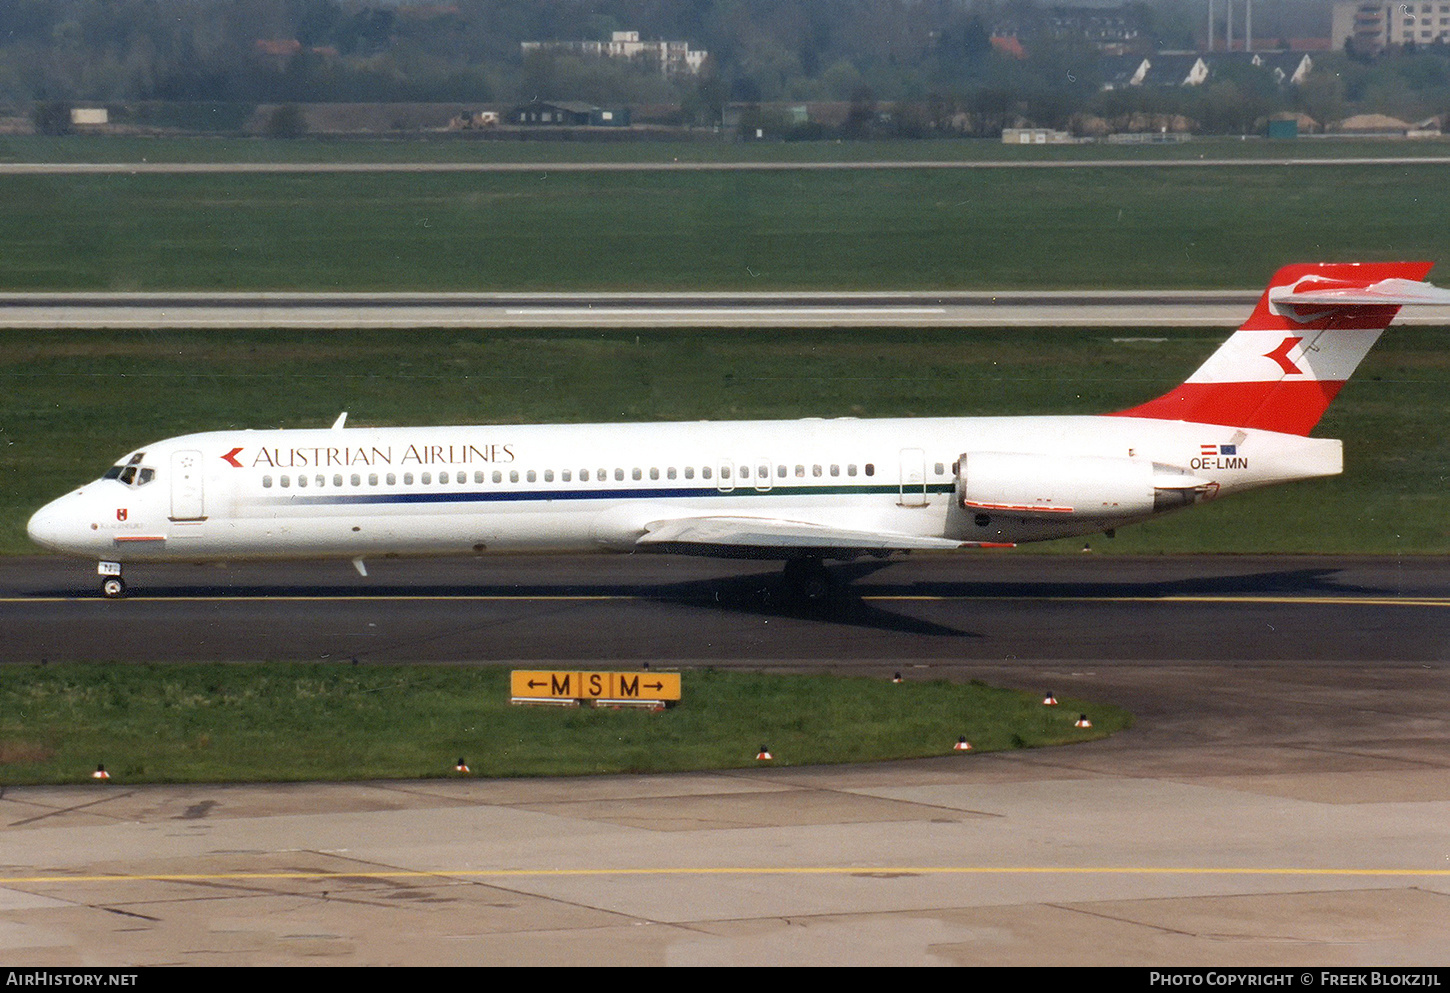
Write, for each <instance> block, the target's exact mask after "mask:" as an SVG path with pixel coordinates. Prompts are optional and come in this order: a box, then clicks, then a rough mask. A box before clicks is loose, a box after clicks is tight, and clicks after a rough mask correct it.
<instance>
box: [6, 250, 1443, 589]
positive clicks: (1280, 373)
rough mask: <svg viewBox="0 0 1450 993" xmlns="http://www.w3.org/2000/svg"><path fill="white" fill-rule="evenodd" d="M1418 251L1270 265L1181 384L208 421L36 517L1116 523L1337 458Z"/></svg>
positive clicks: (385, 529) (403, 538)
mask: <svg viewBox="0 0 1450 993" xmlns="http://www.w3.org/2000/svg"><path fill="white" fill-rule="evenodd" d="M1429 270H1430V263H1420V262H1401V263H1362V264H1349V263H1320V264H1306V265H1292V266H1287V267H1285V268H1283V269H1281V270H1280V271H1279V272H1278V273H1277V274H1276V275H1275V276H1274V278H1273V280H1272V281H1271V282H1270V284H1269V286H1268V288H1267V289H1266V290H1265V291H1264V294H1263V295H1262V296H1261V297H1260V299H1259V302H1258V306H1257V307H1255V308H1254V312H1253V314H1252V315H1251V316H1250V317H1249V319H1248V321H1247V322H1245V323H1244V325H1243V326H1242V327H1241V328H1239V330H1238V332H1237V333H1235V334H1234V335H1232V336H1231V337H1230V338H1229V339H1228V341H1226V342H1225V343H1224V344H1223V345H1222V346H1221V347H1220V348H1219V349H1218V350H1217V351H1216V352H1214V353H1213V355H1211V356H1210V357H1209V359H1208V361H1206V362H1205V363H1204V364H1203V366H1202V367H1201V368H1199V370H1198V371H1197V372H1195V373H1194V374H1193V375H1192V376H1190V377H1189V378H1188V380H1187V381H1185V382H1184V383H1183V384H1182V385H1180V386H1178V387H1177V388H1176V389H1174V390H1172V391H1170V392H1169V393H1167V394H1166V395H1164V396H1161V397H1159V398H1157V399H1156V400H1150V401H1148V402H1147V403H1145V404H1142V405H1141V406H1137V407H1133V408H1131V409H1128V410H1120V411H1117V412H1114V413H1109V414H1101V415H1096V416H1056V417H1054V416H1042V417H929V418H909V419H883V420H856V419H839V420H820V419H814V418H807V419H805V420H796V421H738V422H698V423H696V422H691V423H659V424H567V425H531V426H511V425H509V426H497V427H487V426H468V427H417V428H349V427H346V426H345V423H344V422H345V419H346V414H344V415H343V416H342V417H339V418H338V419H337V423H335V424H334V425H333V426H332V428H331V429H328V430H290V429H289V430H266V431H240V430H238V431H213V432H208V433H205V434H190V435H184V436H182V437H179V438H170V439H168V440H166V441H161V442H157V443H156V444H154V445H147V446H146V447H145V448H143V449H141V450H140V451H136V452H132V453H131V454H129V455H127V456H125V457H124V458H122V459H121V460H120V461H119V462H118V463H116V465H114V466H113V467H112V468H111V469H110V470H109V471H108V472H107V473H106V474H105V475H104V476H102V477H101V478H100V479H98V480H96V481H95V482H93V483H88V484H87V485H85V486H82V487H81V488H80V489H78V490H76V491H75V492H73V493H70V494H68V495H66V496H63V497H61V498H59V499H58V500H55V501H53V502H51V503H49V504H47V505H46V506H44V507H43V508H41V509H40V510H39V511H37V512H36V514H35V516H33V517H32V518H31V519H30V525H29V532H30V537H31V539H32V540H34V541H35V542H37V543H38V544H40V545H43V546H44V547H46V548H49V549H53V550H55V551H58V552H64V553H66V554H70V555H79V556H86V557H90V558H94V559H96V560H98V561H99V563H100V564H99V567H98V572H99V575H100V576H101V590H102V592H103V593H104V594H105V595H106V596H110V597H118V596H121V595H123V594H124V592H125V589H126V587H125V584H124V582H123V580H122V567H123V565H124V564H125V563H127V562H153V561H167V560H181V561H220V560H230V559H288V558H297V559H300V558H314V557H334V558H341V559H351V560H352V561H353V563H354V565H355V566H356V567H357V569H358V571H359V572H362V573H363V574H364V575H366V571H365V566H364V560H365V559H367V558H369V557H376V556H402V555H408V556H413V555H473V554H477V553H480V552H483V551H485V550H489V551H496V550H509V549H552V550H571V549H574V550H577V549H597V548H604V549H613V550H616V551H626V552H630V551H634V552H642V551H654V552H677V553H685V554H691V555H713V556H727V557H749V558H760V559H778V560H783V561H784V562H785V570H786V572H785V575H786V579H787V581H788V583H789V584H790V585H791V586H792V587H794V588H796V589H798V590H801V591H804V592H808V593H817V592H819V591H821V590H822V589H823V588H824V584H825V569H824V567H823V565H822V562H823V560H826V559H849V558H853V557H856V556H859V555H863V554H872V555H887V554H890V553H892V552H896V551H909V550H913V549H963V548H983V547H993V546H1002V545H1012V544H1017V543H1019V542H1028V541H1043V540H1046V539H1051V538H1063V537H1068V536H1073V535H1084V534H1091V533H1095V532H1100V531H1111V530H1112V529H1115V528H1118V527H1122V526H1123V525H1125V524H1132V523H1135V522H1138V521H1144V520H1147V519H1148V518H1150V517H1153V516H1154V515H1157V514H1162V513H1166V512H1168V511H1172V510H1178V509H1180V508H1184V507H1190V506H1192V505H1194V504H1196V503H1201V502H1203V501H1206V500H1213V499H1217V498H1219V497H1222V496H1225V495H1227V494H1230V493H1237V492H1239V491H1241V490H1249V489H1253V488H1255V487H1259V486H1268V485H1270V484H1273V483H1286V482H1290V481H1292V480H1296V479H1310V478H1313V477H1316V476H1330V475H1334V474H1337V473H1339V472H1340V471H1342V468H1343V450H1342V445H1341V443H1340V442H1339V441H1336V440H1332V439H1328V438H1311V437H1309V432H1310V430H1311V429H1312V428H1313V427H1314V425H1315V424H1316V423H1318V421H1319V418H1320V416H1321V415H1322V414H1323V413H1324V411H1325V409H1326V408H1327V407H1328V406H1329V403H1330V401H1331V400H1333V399H1334V396H1335V394H1337V393H1338V392H1339V389H1340V388H1341V387H1342V386H1343V385H1344V382H1345V380H1347V379H1348V378H1349V375H1350V373H1351V372H1353V371H1354V369H1355V367H1356V366H1357V365H1359V362H1360V360H1361V359H1363V358H1364V356H1365V354H1366V353H1367V352H1368V351H1369V349H1370V347H1371V346H1372V345H1373V344H1374V343H1375V340H1376V339H1377V338H1378V337H1379V335H1380V333H1381V332H1382V331H1383V330H1384V328H1385V327H1386V326H1387V325H1388V324H1389V323H1390V321H1391V319H1393V318H1394V316H1395V314H1396V313H1397V312H1398V310H1399V307H1400V306H1401V305H1402V304H1450V290H1442V289H1438V288H1436V287H1434V286H1432V285H1430V284H1429V283H1426V282H1422V280H1423V279H1424V277H1425V276H1426V274H1427V273H1428V272H1429Z"/></svg>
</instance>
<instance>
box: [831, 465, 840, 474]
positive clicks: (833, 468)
mask: <svg viewBox="0 0 1450 993" xmlns="http://www.w3.org/2000/svg"><path fill="white" fill-rule="evenodd" d="M840 474H841V467H840V466H838V465H833V466H831V475H832V476H839V475H840Z"/></svg>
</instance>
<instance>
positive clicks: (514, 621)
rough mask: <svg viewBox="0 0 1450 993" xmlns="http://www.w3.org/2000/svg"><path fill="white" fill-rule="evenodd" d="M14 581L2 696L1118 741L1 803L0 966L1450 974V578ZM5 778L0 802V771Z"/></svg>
mask: <svg viewBox="0 0 1450 993" xmlns="http://www.w3.org/2000/svg"><path fill="white" fill-rule="evenodd" d="M91 568H92V567H91V566H90V564H88V563H82V562H66V561H62V560H58V559H49V558H35V559H10V560H4V561H0V630H3V631H4V639H3V646H0V651H3V660H4V661H5V662H9V663H22V664H23V663H33V662H35V661H37V660H38V658H41V657H43V658H46V659H48V660H60V659H70V658H88V659H114V660H121V661H125V660H140V659H161V660H166V659H173V660H182V659H197V660H205V659H248V658H265V657H277V658H351V657H357V658H358V659H359V663H360V664H366V663H368V662H373V661H389V662H398V661H416V662H437V661H455V662H468V663H488V664H494V663H498V664H507V663H511V662H514V661H520V662H528V663H530V664H533V663H535V662H542V661H549V662H560V663H574V662H584V663H589V664H594V663H603V662H635V661H640V660H660V661H667V662H669V663H671V664H676V665H681V666H682V667H685V668H686V671H688V667H689V666H692V665H697V664H711V665H740V666H749V667H752V668H763V669H774V670H800V669H820V668H833V669H840V670H844V671H850V672H855V673H868V674H870V673H879V674H880V675H881V676H882V678H887V677H888V676H889V675H890V674H891V673H892V672H893V671H901V672H902V673H903V674H904V677H905V678H907V679H918V678H940V677H946V678H951V679H982V680H985V681H987V682H990V683H995V684H1000V685H1016V686H1022V687H1026V688H1029V689H1034V690H1041V691H1046V690H1053V691H1055V692H1059V693H1071V694H1073V695H1077V696H1085V697H1088V698H1095V699H1103V700H1111V701H1112V702H1115V703H1118V704H1122V705H1124V706H1127V707H1129V708H1131V709H1132V710H1134V711H1135V713H1136V715H1137V722H1136V724H1135V726H1134V727H1133V728H1132V729H1131V730H1129V731H1126V732H1124V733H1122V734H1120V735H1118V736H1116V737H1115V738H1113V739H1110V740H1108V741H1104V742H1100V743H1096V744H1092V745H1086V746H1078V747H1073V748H1061V749H1051V750H1041V751H1016V752H1011V753H1003V754H995V755H976V754H971V753H968V754H965V755H962V754H951V753H945V754H944V755H943V757H942V758H940V759H930V760H923V761H916V762H903V763H889V764H882V765H873V766H866V767H839V768H831V767H817V768H787V767H782V768H770V767H765V766H764V764H762V766H761V767H759V768H751V769H746V770H743V771H735V772H725V773H702V774H691V775H675V776H656V777H631V776H619V777H605V778H601V779H582V780H545V781H528V780H504V781H476V780H471V779H466V778H459V779H452V780H450V779H440V780H436V781H424V782H403V783H360V784H294V785H275V786H186V787H181V786H138V785H132V784H126V783H119V782H116V781H115V780H112V781H110V782H108V783H104V784H97V785H95V786H93V787H87V788H77V787H64V788H60V787H55V788H38V787H27V788H8V789H3V790H0V824H3V825H4V827H3V828H0V840H3V846H0V851H3V854H0V863H3V864H0V958H3V959H4V960H5V961H6V962H7V963H8V964H13V965H21V964H32V965H39V964H51V965H88V964H111V965H132V964H136V965H140V964H167V963H181V964H188V963H189V964H203V963H204V964H302V963H312V964H324V963H327V964H350V965H364V964H401V965H410V964H411V965H419V964H576V965H588V964H681V965H706V964H833V965H842V964H855V965H889V964H1023V965H1030V964H1037V965H1041V964H1054V965H1066V964H1117V965H1159V966H1161V965H1195V964H1196V965H1217V966H1233V965H1284V966H1294V967H1298V966H1315V965H1318V966H1324V965H1356V964H1357V965H1412V966H1413V965H1444V964H1446V962H1447V959H1450V953H1447V951H1446V949H1447V948H1450V830H1447V828H1446V824H1447V823H1450V816H1447V815H1450V717H1447V714H1450V562H1447V561H1445V560H1441V559H1420V558H1392V559H1336V558H1323V557H1304V558H1299V557H1295V558H1267V557H1265V558H1245V557H1193V558H1154V559H1119V558H1113V557H1109V556H1106V555H1102V554H1101V553H1097V552H1095V553H1093V554H1090V555H1078V556H1071V557H1063V556H1042V555H1018V554H1011V553H1009V554H1002V555H996V554H993V555H985V554H973V555H965V556H924V557H913V558H908V559H905V560H895V561H892V562H890V563H884V564H883V563H875V562H873V563H869V564H868V563H862V564H858V565H851V566H841V567H838V568H837V570H836V572H837V575H838V578H840V579H842V580H846V579H850V580H851V582H850V583H849V585H844V584H843V585H842V586H841V587H840V588H838V590H837V591H836V593H835V594H834V595H833V597H831V598H830V599H829V600H828V601H826V602H825V603H823V604H818V605H812V606H801V605H799V604H794V603H792V602H790V601H788V600H785V599H783V598H782V597H781V596H780V591H779V589H778V587H777V585H776V573H775V570H774V567H772V566H770V565H768V564H764V563H751V562H717V561H712V560H700V559H687V558H669V557H647V556H624V557H607V556H569V557H551V556H500V557H487V558H480V559H476V560H461V561H453V560H448V561H433V562H428V561H424V562H401V561H394V562H388V561H383V562H376V563H371V564H370V566H369V573H370V575H369V576H368V577H366V578H363V577H361V576H358V575H357V574H356V573H355V572H353V571H352V568H351V566H350V565H348V564H347V563H333V562H324V563H299V564H287V565H268V564H251V565H232V566H230V567H228V568H225V569H222V568H218V567H215V566H154V567H149V568H143V567H130V568H128V579H129V581H130V583H131V588H132V590H133V595H132V596H131V597H129V598H127V599H125V600H123V601H103V600H101V599H99V598H97V597H96V596H95V595H94V591H93V585H94V577H92V576H91V575H90V573H91ZM0 772H3V769H0Z"/></svg>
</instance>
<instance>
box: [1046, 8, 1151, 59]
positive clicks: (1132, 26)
mask: <svg viewBox="0 0 1450 993" xmlns="http://www.w3.org/2000/svg"><path fill="white" fill-rule="evenodd" d="M1046 16H1047V24H1048V28H1049V30H1050V31H1051V32H1052V33H1053V34H1054V35H1057V36H1058V37H1059V38H1069V37H1070V38H1082V39H1084V40H1086V41H1088V42H1089V43H1091V44H1092V45H1094V46H1096V47H1097V48H1098V50H1099V51H1102V52H1106V53H1108V54H1112V55H1121V54H1122V53H1124V52H1127V51H1130V50H1131V49H1133V48H1136V47H1139V46H1140V45H1142V44H1144V42H1145V39H1144V37H1143V23H1142V18H1141V15H1140V13H1139V10H1138V8H1137V7H1134V6H1127V5H1124V6H1120V7H1071V6H1056V7H1051V8H1049V9H1048V12H1047V15H1046Z"/></svg>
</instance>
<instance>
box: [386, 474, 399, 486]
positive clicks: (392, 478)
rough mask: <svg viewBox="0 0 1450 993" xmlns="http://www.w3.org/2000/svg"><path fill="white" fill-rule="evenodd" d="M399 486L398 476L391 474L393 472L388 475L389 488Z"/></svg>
mask: <svg viewBox="0 0 1450 993" xmlns="http://www.w3.org/2000/svg"><path fill="white" fill-rule="evenodd" d="M397 484H398V477H397V475H396V474H395V473H391V472H390V473H388V485H389V486H396V485H397Z"/></svg>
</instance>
